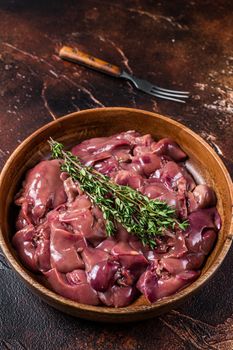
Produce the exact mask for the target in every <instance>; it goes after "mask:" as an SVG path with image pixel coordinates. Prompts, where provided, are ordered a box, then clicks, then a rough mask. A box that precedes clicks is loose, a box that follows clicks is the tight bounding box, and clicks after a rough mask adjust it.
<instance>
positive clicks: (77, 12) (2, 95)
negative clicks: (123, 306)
mask: <svg viewBox="0 0 233 350" xmlns="http://www.w3.org/2000/svg"><path fill="white" fill-rule="evenodd" d="M232 10H233V8H232V1H231V0H229V1H227V0H225V1H224V0H222V1H221V0H216V1H210V0H206V1H201V0H199V1H197V0H192V1H181V0H178V1H165V0H160V1H153V0H151V1H150V0H142V1H137V0H129V1H124V0H121V1H120V0H119V1H115V2H114V1H110V0H109V1H107V0H106V1H102V0H99V1H98V0H89V1H85V0H80V1H70V0H67V1H58V0H53V1H52V0H50V1H36V0H35V1H27V0H21V1H20V0H12V1H9V0H1V1H0V140H1V142H0V165H1V166H3V165H4V162H5V161H6V159H7V158H8V156H9V155H10V153H11V152H12V151H13V150H14V149H15V147H17V145H18V144H20V143H21V141H22V140H23V139H25V137H27V136H28V135H30V134H31V133H32V132H33V131H34V130H36V129H37V128H39V127H40V126H42V125H44V124H46V123H48V122H49V121H51V120H53V119H56V118H59V117H60V116H62V115H64V114H67V113H70V112H73V111H76V110H79V109H86V108H94V107H104V106H129V107H135V108H142V109H147V110H150V111H155V112H159V113H162V114H166V115H170V116H171V118H173V119H176V120H178V121H180V122H182V123H183V124H185V125H187V126H188V127H190V128H191V129H192V130H194V131H195V132H197V133H198V134H199V135H201V136H202V137H203V138H204V139H205V140H206V141H207V142H209V144H210V145H211V146H212V147H213V148H214V150H215V151H216V152H217V153H218V154H219V155H220V157H221V158H222V159H223V161H224V163H225V164H226V166H227V167H228V169H229V171H230V172H231V174H232V175H233V162H232V156H233V132H232V126H233V121H232V119H233V118H232V112H233V91H232V88H233V77H232V73H233V57H232V55H233V51H232V49H233V35H232V34H233V33H232V23H233V16H232V13H233V12H232ZM63 44H68V45H71V46H72V45H78V47H79V48H81V49H83V50H84V51H85V50H86V51H89V52H91V53H93V54H94V55H97V56H99V57H101V58H103V59H106V60H110V62H112V63H116V64H121V66H122V67H124V69H126V70H127V71H128V72H133V73H134V74H135V75H138V76H141V77H144V78H147V79H149V80H151V81H154V82H157V83H158V84H160V85H162V86H165V87H168V86H171V87H177V88H181V89H182V90H186V89H187V90H189V91H191V92H192V98H191V99H190V101H189V102H188V103H187V105H181V104H176V103H172V102H166V101H162V100H156V99H154V98H152V97H150V96H147V95H144V94H142V93H140V92H138V91H136V90H134V89H133V88H132V87H131V86H130V84H128V83H126V82H122V81H117V80H114V79H113V78H109V77H107V76H104V75H101V74H99V73H97V72H94V71H90V70H87V69H85V68H82V67H80V66H77V65H74V64H71V63H67V62H63V61H61V60H60V59H59V57H58V50H59V48H60V47H61V46H62V45H63ZM1 205H4V203H1ZM232 253H233V248H232V249H231V251H230V253H229V254H228V256H227V258H226V260H225V262H224V263H223V265H222V266H221V268H220V269H219V271H218V273H217V274H216V275H215V277H214V278H213V279H212V281H211V282H210V283H208V285H207V286H206V287H204V288H203V289H202V290H201V291H200V292H199V293H198V294H197V295H196V296H194V297H192V298H190V299H189V300H188V301H187V302H186V303H185V304H183V306H182V307H180V308H179V309H177V310H173V311H172V312H170V313H169V314H167V315H163V316H161V317H159V318H155V319H152V320H149V321H145V322H140V323H136V324H128V325H110V324H96V323H91V322H87V321H83V320H80V319H75V318H72V317H69V316H66V315H64V314H62V313H60V312H58V311H56V310H54V309H52V308H51V307H49V306H47V305H45V304H44V303H43V302H42V301H40V300H39V299H38V298H37V297H35V296H34V295H32V294H31V292H30V291H28V289H27V288H26V287H25V285H24V284H23V283H22V282H21V281H20V280H19V278H18V277H17V276H16V274H15V273H14V271H12V269H11V268H10V267H9V265H8V263H7V262H6V260H5V259H4V256H3V255H2V254H1V253H0V309H1V311H0V349H12V350H21V349H29V350H36V349H40V350H47V349H55V350H62V349H65V350H69V349H70V350H71V349H72V350H73V349H80V350H81V349H101V350H102V349H106V350H110V349H123V350H124V349H125V350H133V349H145V350H147V349H164V350H165V349H166V350H169V349H172V350H182V349H207V350H209V349H219V350H223V349H227V350H231V349H233V274H232V265H233V257H232Z"/></svg>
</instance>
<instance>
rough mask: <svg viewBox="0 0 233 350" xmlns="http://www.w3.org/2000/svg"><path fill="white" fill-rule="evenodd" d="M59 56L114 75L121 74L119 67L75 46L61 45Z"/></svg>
mask: <svg viewBox="0 0 233 350" xmlns="http://www.w3.org/2000/svg"><path fill="white" fill-rule="evenodd" d="M59 57H61V58H62V59H64V60H67V61H71V62H74V63H79V64H81V65H84V66H87V67H90V68H92V69H95V70H97V71H100V72H103V73H106V74H109V75H113V76H116V77H119V76H120V74H121V70H120V68H119V67H117V66H115V65H114V64H111V63H108V62H105V61H103V60H101V59H99V58H97V57H94V56H92V55H90V54H88V53H85V52H82V51H80V50H79V49H77V48H72V47H69V46H63V47H62V48H61V49H60V51H59Z"/></svg>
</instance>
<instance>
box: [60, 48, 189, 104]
mask: <svg viewBox="0 0 233 350" xmlns="http://www.w3.org/2000/svg"><path fill="white" fill-rule="evenodd" d="M59 56H60V57H61V58H62V59H65V60H68V61H71V62H75V63H79V64H82V65H84V66H87V67H90V68H92V69H95V70H98V71H101V72H102V73H106V74H108V75H111V76H114V77H116V78H123V79H126V80H129V81H130V82H131V83H132V84H133V85H134V86H135V87H136V88H137V89H138V90H141V91H143V92H145V93H147V94H149V95H152V96H155V97H159V98H163V99H165V100H171V101H176V102H181V103H185V100H184V99H186V98H189V92H188V91H178V90H168V89H163V88H161V87H159V86H156V85H153V84H151V83H150V82H148V81H147V80H143V79H139V78H137V77H135V76H133V75H130V74H128V73H127V72H125V71H124V70H122V69H120V68H119V67H117V66H115V65H113V64H111V63H108V62H105V61H103V60H100V59H99V58H96V57H93V56H91V55H89V54H87V53H84V52H82V51H80V50H78V49H76V48H71V47H68V46H63V47H62V48H61V50H60V52H59Z"/></svg>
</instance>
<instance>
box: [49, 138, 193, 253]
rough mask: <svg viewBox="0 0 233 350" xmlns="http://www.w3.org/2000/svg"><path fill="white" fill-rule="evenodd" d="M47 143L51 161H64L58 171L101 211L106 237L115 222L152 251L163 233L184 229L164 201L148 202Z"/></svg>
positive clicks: (184, 224) (68, 153) (54, 143)
mask: <svg viewBox="0 0 233 350" xmlns="http://www.w3.org/2000/svg"><path fill="white" fill-rule="evenodd" d="M49 144H50V147H51V150H52V156H53V158H58V159H62V160H63V162H62V165H61V170H62V171H65V172H67V173H68V174H69V175H70V176H71V178H72V179H73V180H74V181H78V182H79V185H80V187H81V189H82V190H83V191H84V192H85V193H86V194H87V195H88V196H89V197H90V199H91V201H92V203H93V204H94V205H97V206H99V208H100V209H101V211H102V213H103V218H104V219H105V225H106V232H107V234H108V235H109V236H110V235H112V234H113V233H114V232H115V231H116V229H117V227H116V222H119V223H121V225H122V226H123V227H124V228H125V229H126V230H127V231H128V232H131V233H132V234H135V235H136V236H137V237H138V238H139V239H140V240H141V241H142V243H143V244H144V245H146V244H148V245H149V246H150V247H151V248H153V247H154V246H155V245H156V241H155V238H156V236H157V235H163V234H164V232H165V231H166V230H176V229H180V230H185V229H186V228H187V226H188V222H187V221H183V222H179V221H178V219H177V218H176V216H175V209H174V208H172V207H171V206H169V205H167V203H166V202H164V201H161V200H158V199H155V200H152V199H149V198H148V197H147V196H144V195H143V194H142V193H140V192H139V191H137V190H134V189H132V188H131V187H129V186H122V185H118V184H116V183H114V182H112V180H111V179H110V178H109V177H108V176H106V175H103V174H101V173H99V172H98V171H96V170H95V169H93V168H91V167H88V166H85V165H83V164H82V163H81V161H80V159H79V158H78V157H76V156H74V155H73V154H72V153H71V152H68V151H64V146H63V145H62V144H61V143H58V142H56V141H54V140H53V139H50V140H49Z"/></svg>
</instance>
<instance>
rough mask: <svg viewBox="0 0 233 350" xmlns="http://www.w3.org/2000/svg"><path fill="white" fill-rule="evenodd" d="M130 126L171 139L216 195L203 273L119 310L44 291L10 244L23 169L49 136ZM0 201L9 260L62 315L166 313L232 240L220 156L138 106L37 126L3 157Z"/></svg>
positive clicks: (76, 137)
mask: <svg viewBox="0 0 233 350" xmlns="http://www.w3.org/2000/svg"><path fill="white" fill-rule="evenodd" d="M132 129H134V130H137V131H139V132H141V133H142V134H146V133H151V134H152V136H153V137H154V138H155V139H160V138H162V137H170V138H172V139H174V140H175V141H176V142H177V143H178V144H179V145H180V146H181V147H182V149H183V150H184V151H185V152H186V153H187V154H188V156H189V160H188V162H187V166H188V167H189V169H190V171H191V172H192V174H193V176H194V178H195V179H196V181H197V182H198V183H202V182H205V183H207V184H209V185H210V186H212V187H213V188H214V190H215V192H216V194H217V198H218V205H217V206H218V210H219V212H220V215H221V218H222V223H223V225H222V229H221V232H220V233H219V237H218V241H217V244H216V246H215V248H214V250H213V252H212V253H211V255H210V256H209V258H208V260H207V262H206V264H205V266H204V268H203V270H202V274H201V276H200V277H199V278H198V279H197V280H196V281H195V282H194V283H192V284H191V285H190V286H188V287H187V288H185V289H184V290H182V291H180V292H179V293H177V294H175V295H172V296H170V297H167V298H164V299H163V300H161V301H158V302H156V303H155V304H153V305H149V304H148V303H147V302H146V300H145V298H144V297H140V298H139V299H138V300H136V301H135V302H134V303H133V304H131V305H130V306H127V307H124V308H119V309H114V308H108V307H102V306H89V305H83V304H79V303H77V302H74V301H71V300H69V299H66V298H64V297H62V296H60V295H58V294H56V293H54V292H52V291H51V290H49V289H47V288H46V287H45V286H44V285H43V284H42V283H41V282H40V278H39V277H38V276H36V275H34V274H32V273H31V272H29V271H28V270H27V269H26V268H25V267H24V266H23V265H22V264H21V263H20V261H19V259H18V257H17V255H16V253H15V251H14V249H13V248H12V245H11V238H12V235H13V234H14V220H15V212H14V206H13V205H12V203H13V198H14V195H15V193H16V192H17V190H18V189H19V187H20V184H21V182H22V179H23V175H24V174H25V171H26V170H27V169H29V168H31V167H33V166H34V165H35V164H36V163H37V162H38V161H40V160H41V159H43V158H44V157H47V156H48V155H49V146H48V143H47V140H48V138H49V137H50V136H51V137H53V138H54V139H56V140H59V141H61V142H63V143H64V144H65V145H67V146H71V145H74V144H77V143H78V142H80V141H82V140H84V139H87V138H90V137H97V136H108V135H112V134H114V133H117V132H120V131H126V130H132ZM0 200H1V208H0V223H1V233H0V245H1V248H2V250H3V252H4V254H5V256H6V257H7V259H8V261H9V262H10V264H11V265H12V266H13V268H14V269H15V270H16V271H17V272H18V274H19V275H20V277H21V278H22V279H23V280H24V281H25V282H26V283H27V285H28V286H29V287H30V288H31V289H32V291H33V292H35V293H36V294H37V295H38V296H40V297H41V298H42V299H43V300H44V301H46V302H47V303H48V304H50V305H52V306H54V307H55V308H57V309H59V310H61V311H64V312H66V313H69V314H72V315H74V316H78V317H83V318H86V319H90V320H96V321H97V320H98V321H108V322H126V321H136V320H141V319H146V318H149V317H153V316H157V315H159V314H161V313H164V312H166V311H169V310H170V309H172V308H174V307H176V306H177V305H178V304H179V303H180V302H182V301H183V300H185V298H186V297H187V296H189V295H192V294H193V293H194V292H196V291H197V290H198V289H199V288H200V287H201V286H203V285H204V284H205V283H206V282H207V281H208V280H209V279H210V278H211V277H212V276H213V274H214V273H215V272H216V270H217V269H218V267H219V266H220V264H221V263H222V261H223V259H224V258H225V256H226V254H227V252H228V250H229V248H230V245H231V242H232V232H233V221H232V202H233V194H232V183H231V179H230V176H229V174H228V172H227V170H226V168H225V166H224V165H223V163H222V161H221V160H220V158H219V157H218V156H217V155H216V154H215V152H214V151H213V150H212V148H211V147H210V146H209V145H208V144H207V143H206V142H205V141H203V140H202V139H201V138H200V137H199V136H198V135H196V134H195V133H194V132H192V131H191V130H190V129H188V128H186V127H185V126H183V125H182V124H179V123H177V122H175V121H173V120H171V119H169V118H167V117H164V116H161V115H159V114H155V113H151V112H147V111H142V110H138V109H131V108H120V107H119V108H118V107H117V108H102V109H92V110H85V111H81V112H77V113H72V114H69V115H67V116H65V117H63V118H60V119H58V120H55V121H53V122H51V123H49V124H47V125H45V126H44V127H42V128H40V129H39V130H37V131H36V132H34V133H33V134H32V135H31V136H29V137H28V138H27V139H26V140H25V141H24V142H23V143H22V144H21V145H20V146H19V147H18V148H17V149H16V150H15V151H14V153H13V154H12V155H11V157H10V158H9V160H8V161H7V163H6V165H5V167H4V169H3V171H2V173H1V177H0Z"/></svg>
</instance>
